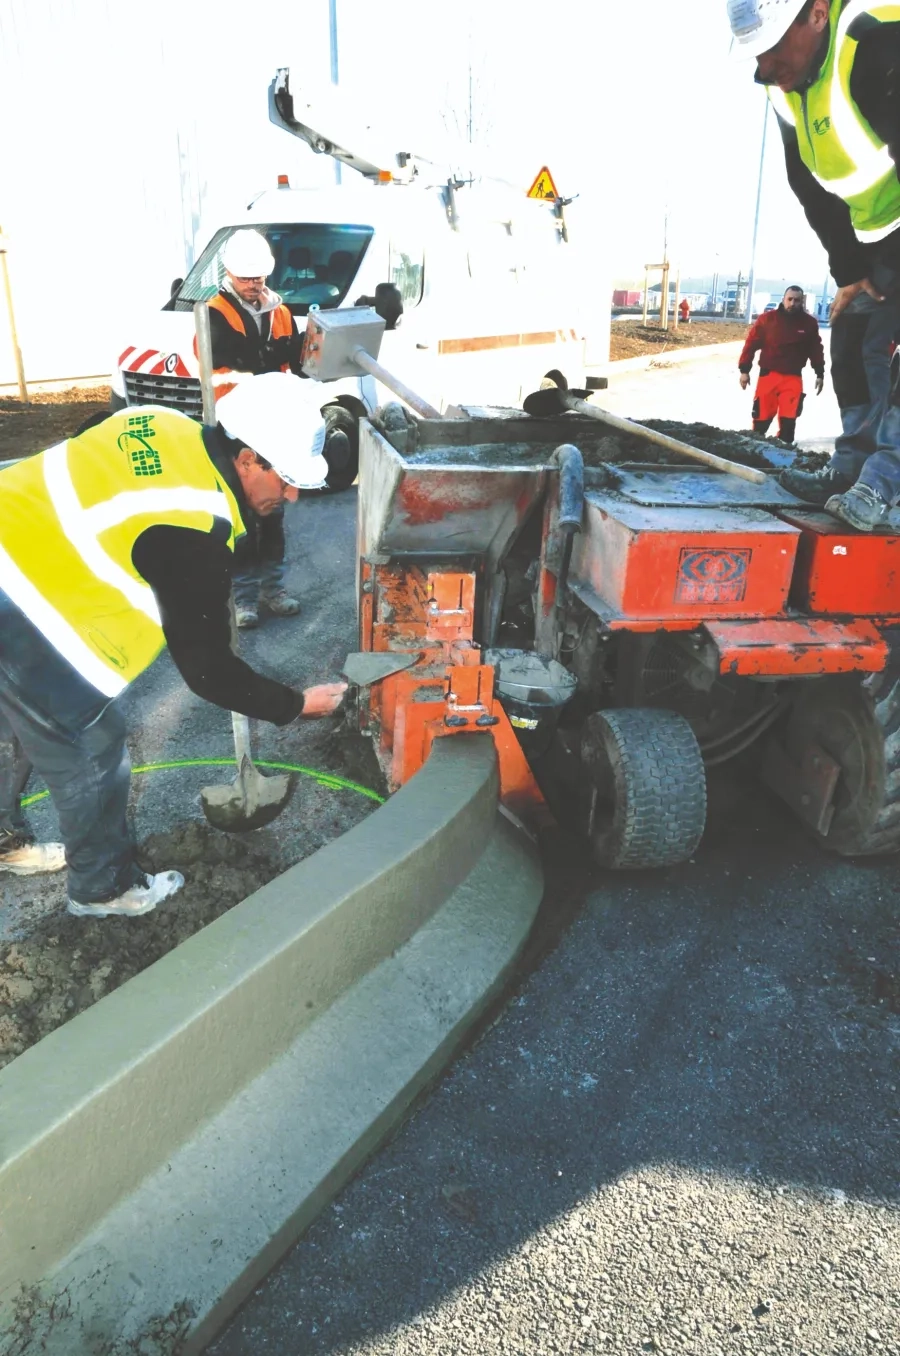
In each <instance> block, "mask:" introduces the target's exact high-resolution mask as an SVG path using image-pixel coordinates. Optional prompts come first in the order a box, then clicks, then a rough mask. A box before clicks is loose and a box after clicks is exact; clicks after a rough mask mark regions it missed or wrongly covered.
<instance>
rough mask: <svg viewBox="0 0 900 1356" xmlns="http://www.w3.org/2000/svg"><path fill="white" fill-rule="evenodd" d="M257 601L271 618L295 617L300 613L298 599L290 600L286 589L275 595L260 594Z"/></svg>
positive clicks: (277, 591) (278, 591) (279, 590)
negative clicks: (269, 613)
mask: <svg viewBox="0 0 900 1356" xmlns="http://www.w3.org/2000/svg"><path fill="white" fill-rule="evenodd" d="M259 601H260V603H261V604H262V606H263V607H264V608H265V609H266V611H267V612H271V614H272V616H273V617H296V615H297V613H298V612H299V611H300V599H299V598H292V597H291V595H290V594H289V593H288V592H287V590H286V589H278V590H276V592H275V593H261V594H260V596H259Z"/></svg>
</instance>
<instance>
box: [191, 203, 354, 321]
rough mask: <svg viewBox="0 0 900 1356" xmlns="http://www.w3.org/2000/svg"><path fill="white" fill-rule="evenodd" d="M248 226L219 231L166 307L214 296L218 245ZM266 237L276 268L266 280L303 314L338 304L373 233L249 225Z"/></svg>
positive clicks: (219, 272) (220, 271) (219, 270)
mask: <svg viewBox="0 0 900 1356" xmlns="http://www.w3.org/2000/svg"><path fill="white" fill-rule="evenodd" d="M246 229H247V227H246V226H245V227H240V226H227V227H224V228H223V229H222V230H221V231H217V232H216V234H215V235H214V236H213V238H212V240H211V241H210V242H209V244H208V245H207V247H206V249H205V250H204V251H203V253H202V254H201V255H200V258H199V259H198V260H197V262H196V263H195V264H194V267H193V268H192V269H191V271H190V273H189V274H188V275H187V277H186V278H185V280H184V282H183V283H182V284H181V286H180V288H179V289H178V291H177V293H176V294H175V296H174V297H173V298H172V300H171V301H170V302H169V305H168V307H167V308H166V309H167V310H173V311H190V310H191V309H192V307H193V305H194V302H196V301H208V300H209V298H210V297H213V296H215V294H216V292H218V290H219V288H220V287H221V285H222V280H223V279H224V277H225V269H224V268H223V266H222V249H223V247H224V245H225V241H226V240H227V239H228V237H229V236H231V235H234V234H235V232H236V231H238V230H246ZM252 229H253V230H255V231H259V233H260V234H261V235H264V236H265V237H266V239H267V240H268V242H269V246H270V248H271V250H272V253H273V254H274V256H275V268H274V271H273V272H272V273H271V275H270V276H269V278H268V279H267V280H266V281H267V284H268V286H269V287H271V288H272V290H273V292H278V293H279V294H280V296H281V299H282V301H284V302H285V303H286V304H287V305H288V306H289V307H290V309H291V311H292V312H293V314H294V315H306V313H307V312H308V310H309V308H310V306H320V307H321V308H322V309H323V310H329V309H331V308H333V307H335V306H340V304H341V302H342V301H343V300H344V297H345V296H346V295H347V292H348V291H349V289H350V285H351V283H352V282H353V279H354V278H355V277H356V274H357V272H358V270H359V266H360V264H361V263H362V259H363V255H364V254H365V252H366V249H367V248H368V245H369V241H370V240H371V239H372V235H373V233H374V232H373V228H372V227H371V226H345V225H334V226H332V225H327V224H320V223H318V222H315V223H309V224H305V225H296V224H294V225H290V226H287V225H283V224H278V225H272V226H259V225H257V224H256V223H254V225H253V228H252Z"/></svg>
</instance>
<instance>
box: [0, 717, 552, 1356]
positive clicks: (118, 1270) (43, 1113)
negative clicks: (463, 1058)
mask: <svg viewBox="0 0 900 1356" xmlns="http://www.w3.org/2000/svg"><path fill="white" fill-rule="evenodd" d="M541 893H542V876H541V870H540V866H539V864H538V861H537V857H536V853H535V851H534V849H533V846H532V845H531V843H530V841H529V840H528V839H527V838H526V836H525V835H524V834H523V833H522V832H521V831H519V830H517V829H515V828H513V827H512V826H511V825H510V824H509V822H508V821H507V820H506V819H505V818H504V817H503V816H502V815H500V814H499V813H498V810H497V772H496V758H495V754H494V746H493V742H492V741H491V739H490V738H489V737H487V736H484V737H469V738H465V739H460V738H455V739H446V740H440V741H438V742H437V744H436V746H435V749H434V752H433V754H432V756H431V758H430V760H429V762H428V763H427V764H426V766H425V767H424V768H423V769H422V771H421V772H420V773H419V774H418V776H416V777H415V778H414V779H413V780H412V781H411V782H409V783H408V784H407V786H405V787H404V788H403V789H402V790H401V791H400V792H399V793H398V794H397V795H396V796H394V797H393V798H392V799H391V800H390V801H389V802H388V803H387V804H386V805H384V806H383V807H381V808H380V809H379V810H378V811H376V812H375V814H373V815H371V816H370V817H369V818H368V819H366V820H364V821H363V823H361V824H359V825H357V826H356V827H355V828H354V829H352V830H351V831H350V832H349V833H347V834H345V835H344V836H343V837H342V838H341V839H339V840H338V841H337V842H335V843H332V844H329V846H327V847H325V848H323V849H321V850H320V851H319V852H317V853H316V854H315V855H314V856H313V857H311V858H309V859H307V860H306V861H304V862H301V863H300V864H299V865H298V866H296V867H294V868H292V869H291V870H290V871H288V872H286V873H285V875H283V876H281V877H279V878H278V879H277V880H275V881H272V882H270V884H269V885H267V886H264V887H263V889H261V890H259V891H258V892H257V893H256V894H254V895H252V896H251V897H250V898H249V899H247V900H245V901H244V902H243V903H242V904H240V905H238V906H237V907H236V908H235V909H232V910H231V911H230V912H229V913H228V914H226V915H225V916H224V917H222V918H220V919H219V920H218V921H217V922H215V923H213V924H212V925H211V926H209V927H207V928H205V929H204V930H203V931H202V932H200V933H198V934H197V935H196V936H194V937H192V938H191V939H190V940H189V941H187V942H185V943H184V944H183V945H181V946H179V947H178V948H176V950H175V951H173V952H170V953H169V955H167V956H165V957H163V959H162V960H160V961H158V962H157V963H156V964H155V965H153V966H151V967H150V968H149V969H148V970H146V971H144V972H143V973H142V974H140V975H137V976H136V977H135V978H134V979H132V980H130V981H129V982H128V983H127V984H125V985H123V986H122V987H121V988H120V989H118V990H117V991H116V992H115V993H112V994H110V995H108V996H107V997H106V998H104V999H102V1000H101V1001H100V1002H99V1003H97V1004H96V1005H95V1006H94V1007H92V1008H90V1009H88V1010H87V1011H86V1012H84V1013H82V1014H80V1015H79V1016H78V1017H76V1018H74V1019H73V1020H72V1021H71V1022H69V1023H68V1024H67V1025H66V1026H64V1027H61V1028H60V1029H59V1030H58V1031H55V1032H53V1033H52V1034H51V1035H50V1036H47V1037H45V1039H44V1040H42V1041H41V1042H40V1043H39V1044H38V1045H36V1046H34V1047H33V1048H32V1049H31V1050H29V1051H27V1052H26V1053H25V1054H24V1055H22V1056H20V1057H19V1058H18V1059H16V1060H14V1061H13V1063H12V1064H10V1065H9V1066H8V1067H7V1068H6V1069H5V1070H3V1071H2V1072H0V1305H2V1307H0V1353H3V1354H4V1356H6V1353H13V1352H16V1353H18V1352H23V1353H27V1352H30V1351H32V1350H34V1351H42V1352H46V1353H47V1356H76V1354H77V1353H82V1352H84V1353H94V1352H97V1353H100V1352H102V1353H103V1356H119V1353H122V1354H123V1356H124V1353H125V1352H132V1351H136V1350H140V1352H141V1353H142V1356H157V1354H158V1356H170V1353H173V1352H176V1351H177V1352H178V1353H191V1352H196V1351H199V1350H201V1349H202V1347H203V1345H205V1343H207V1342H208V1341H209V1340H210V1339H211V1337H212V1335H213V1334H214V1332H215V1330H216V1329H217V1328H218V1327H219V1326H220V1325H221V1323H222V1322H223V1321H224V1320H225V1319H226V1318H227V1317H228V1315H229V1314H230V1313H231V1312H232V1311H233V1310H234V1308H235V1307H236V1306H237V1305H238V1304H239V1303H240V1302H241V1301H242V1300H243V1299H244V1298H245V1296H246V1295H247V1293H248V1292H249V1291H250V1289H251V1288H252V1287H253V1285H254V1284H256V1283H257V1282H258V1280H259V1279H260V1278H261V1277H262V1275H264V1273H265V1272H266V1271H267V1270H268V1269H269V1268H270V1267H271V1266H272V1264H273V1263H274V1262H275V1260H276V1259H277V1258H278V1256H280V1254H281V1253H282V1252H284V1251H285V1249H286V1248H288V1247H289V1246H290V1245H291V1243H293V1242H294V1240H295V1239H296V1238H297V1236H298V1235H299V1234H300V1233H301V1232H302V1231H303V1229H305V1228H306V1227H307V1226H308V1225H309V1223H310V1222H311V1221H312V1219H314V1218H315V1216H316V1214H317V1213H318V1212H319V1211H320V1210H321V1209H322V1207H323V1206H324V1205H325V1204H326V1203H327V1202H328V1200H329V1199H330V1198H331V1197H332V1196H333V1195H334V1193H335V1192H336V1191H337V1190H338V1189H339V1188H340V1187H341V1186H342V1185H343V1183H344V1182H345V1181H346V1180H347V1178H348V1177H349V1176H350V1175H351V1174H352V1173H353V1172H355V1171H356V1170H357V1169H358V1168H359V1166H360V1165H361V1163H362V1162H363V1161H364V1159H365V1158H366V1157H367V1156H368V1155H369V1154H370V1153H371V1152H372V1151H373V1150H374V1149H375V1148H376V1147H377V1145H378V1144H379V1142H380V1141H381V1140H382V1139H383V1138H384V1136H385V1135H386V1134H387V1133H388V1132H389V1131H390V1130H391V1129H392V1128H393V1127H394V1126H396V1124H397V1123H398V1121H399V1120H400V1119H401V1118H402V1116H403V1115H404V1112H405V1111H406V1109H407V1108H408V1106H409V1104H410V1102H411V1101H412V1099H413V1098H414V1097H415V1095H416V1094H417V1092H418V1091H419V1090H420V1089H421V1088H422V1087H423V1086H424V1085H425V1084H426V1083H427V1082H428V1080H429V1079H431V1078H432V1077H433V1076H434V1075H435V1073H436V1072H437V1071H438V1070H439V1069H440V1068H441V1067H442V1066H443V1065H444V1064H445V1063H446V1061H447V1060H448V1059H449V1058H450V1056H451V1055H452V1053H453V1051H454V1050H455V1049H456V1048H457V1046H458V1045H459V1043H460V1041H461V1039H462V1037H463V1035H464V1033H465V1031H466V1030H467V1029H468V1027H469V1026H470V1025H471V1024H472V1022H473V1021H474V1020H475V1019H476V1018H477V1016H478V1015H479V1014H480V1013H481V1011H483V1009H484V1007H485V1006H486V1004H487V1003H488V1002H489V1001H490V999H491V997H492V996H493V995H494V994H495V993H496V991H497V990H498V988H499V986H500V985H501V984H502V983H503V980H504V978H505V977H506V976H507V974H508V972H509V970H510V967H511V966H512V964H513V963H514V960H515V958H516V955H517V953H518V951H519V949H520V947H521V946H522V944H523V942H524V941H525V938H526V937H527V935H528V932H529V930H530V927H531V924H532V921H533V919H534V916H535V913H536V912H537V908H538V905H539V903H540V898H541ZM22 1287H25V1290H23V1289H22ZM29 1287H30V1288H31V1289H29ZM138 1344H139V1345H138Z"/></svg>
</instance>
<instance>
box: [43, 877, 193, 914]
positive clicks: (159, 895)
mask: <svg viewBox="0 0 900 1356" xmlns="http://www.w3.org/2000/svg"><path fill="white" fill-rule="evenodd" d="M182 885H184V876H183V875H182V874H181V872H180V871H158V872H157V873H156V875H155V876H142V877H141V879H140V881H138V882H137V883H136V884H135V885H132V886H131V887H130V888H129V889H128V890H126V891H125V893H124V894H122V895H119V897H118V899H107V900H104V901H103V902H102V903H100V904H79V903H78V901H77V900H74V899H69V900H67V901H66V912H67V913H73V914H74V915H75V917H76V918H109V917H110V916H111V915H112V916H121V917H122V918H137V916H138V915H139V914H142V913H149V912H150V910H151V909H155V908H156V906H157V904H161V903H162V901H163V900H164V899H168V898H169V896H170V895H174V894H175V893H176V891H178V890H180V889H181V887H182Z"/></svg>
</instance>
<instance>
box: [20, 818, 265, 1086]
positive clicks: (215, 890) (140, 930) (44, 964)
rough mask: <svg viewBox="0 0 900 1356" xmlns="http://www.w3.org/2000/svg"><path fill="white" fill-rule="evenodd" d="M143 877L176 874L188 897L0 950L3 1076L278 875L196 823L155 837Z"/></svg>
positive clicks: (246, 849) (143, 858) (68, 922)
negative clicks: (13, 1062)
mask: <svg viewBox="0 0 900 1356" xmlns="http://www.w3.org/2000/svg"><path fill="white" fill-rule="evenodd" d="M138 858H139V861H140V863H141V866H142V867H143V868H144V870H146V871H151V872H152V871H161V870H165V869H168V868H176V869H177V870H179V871H181V872H182V873H183V875H184V877H185V885H184V889H183V890H181V891H180V892H179V893H178V894H177V895H175V896H174V897H173V898H172V899H171V900H167V901H166V902H165V903H164V904H161V905H159V906H157V908H156V909H155V910H154V911H153V912H152V913H148V914H144V915H143V916H142V917H138V918H73V917H71V916H70V915H69V914H66V913H59V914H53V915H51V916H50V917H48V918H45V919H43V920H41V921H40V922H39V923H38V924H37V925H36V926H35V927H34V928H33V929H32V930H31V931H30V932H29V935H28V936H27V937H25V938H21V939H19V940H16V941H12V942H5V943H2V944H0V1068H2V1067H3V1066H4V1065H5V1064H8V1063H9V1062H10V1061H11V1060H13V1059H15V1057H16V1056H17V1055H20V1054H22V1052H23V1051H24V1050H27V1048H28V1047H29V1046H30V1045H34V1044H35V1042H37V1041H39V1040H40V1039H41V1038H42V1037H43V1036H46V1035H47V1034H48V1032H50V1031H53V1030H55V1029H56V1027H58V1026H62V1024H63V1023H64V1022H67V1021H68V1020H69V1018H70V1017H74V1016H76V1014H77V1013H79V1012H83V1011H84V1010H85V1008H89V1007H91V1005H92V1004H93V1003H96V1002H97V1000H98V999H99V998H102V997H103V996H104V994H107V993H110V992H111V991H112V990H113V989H116V988H118V986H119V985H120V984H124V983H125V981H126V980H127V979H131V977H132V976H133V975H136V974H138V973H139V972H140V971H141V970H145V969H146V968H147V966H148V965H152V964H153V962H154V961H156V960H159V958H160V956H164V955H165V954H166V952H167V951H171V950H172V948H173V947H176V946H178V945H179V943H181V942H183V941H186V940H187V938H188V937H190V936H192V935H193V934H194V933H195V932H199V930H200V929H201V928H203V927H205V926H206V925H207V923H211V922H213V921H214V919H216V918H218V917H220V916H221V915H222V914H223V913H227V911H228V910H229V909H230V908H232V907H233V906H234V905H235V904H239V903H240V902H241V900H243V899H246V898H247V896H248V895H251V894H252V893H253V892H254V890H258V889H259V887H260V886H261V885H264V884H265V883H266V882H267V881H269V880H271V879H272V878H273V876H275V875H277V874H278V870H279V868H278V867H277V866H275V865H274V864H273V863H272V861H271V860H270V859H269V858H268V857H267V856H266V855H264V854H263V853H261V852H260V851H259V849H258V848H254V847H252V846H250V844H249V843H247V842H245V841H243V840H241V839H237V838H231V837H228V836H227V835H225V834H222V833H217V832H216V831H215V830H213V829H211V828H210V827H209V826H208V825H207V824H204V823H201V822H199V821H193V822H190V823H187V824H184V825H181V826H180V827H179V828H177V829H175V830H173V831H172V832H171V833H164V834H153V835H151V836H150V837H149V838H147V839H145V841H144V842H143V843H142V844H141V846H140V847H139V849H138Z"/></svg>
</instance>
